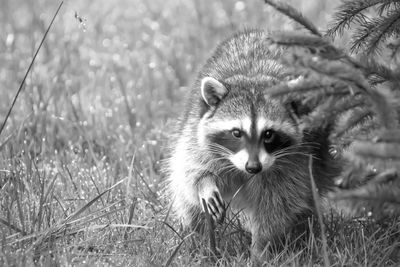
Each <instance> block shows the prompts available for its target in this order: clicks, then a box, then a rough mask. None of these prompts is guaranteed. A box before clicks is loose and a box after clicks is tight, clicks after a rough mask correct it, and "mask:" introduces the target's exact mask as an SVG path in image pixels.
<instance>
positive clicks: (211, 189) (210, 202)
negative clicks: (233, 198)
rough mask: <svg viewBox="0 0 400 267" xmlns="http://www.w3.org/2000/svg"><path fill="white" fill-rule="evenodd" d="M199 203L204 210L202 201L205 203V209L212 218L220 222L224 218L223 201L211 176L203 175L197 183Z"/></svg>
mask: <svg viewBox="0 0 400 267" xmlns="http://www.w3.org/2000/svg"><path fill="white" fill-rule="evenodd" d="M197 186H198V192H199V200H200V205H201V207H202V209H203V211H204V207H203V201H202V199H204V200H205V202H206V204H207V209H208V212H209V213H210V215H211V216H212V218H213V220H214V221H215V222H218V223H222V222H223V221H224V219H225V213H226V211H225V203H224V200H223V199H222V196H221V193H220V191H219V189H218V187H217V184H216V182H215V180H214V178H213V177H211V176H205V177H202V178H201V180H200V181H199V182H198V184H197Z"/></svg>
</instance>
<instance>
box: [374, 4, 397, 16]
mask: <svg viewBox="0 0 400 267" xmlns="http://www.w3.org/2000/svg"><path fill="white" fill-rule="evenodd" d="M384 2H385V3H381V5H380V6H379V7H378V8H377V12H378V15H379V16H382V15H383V14H384V13H387V12H389V11H392V10H396V9H399V8H400V1H399V0H386V1H384Z"/></svg>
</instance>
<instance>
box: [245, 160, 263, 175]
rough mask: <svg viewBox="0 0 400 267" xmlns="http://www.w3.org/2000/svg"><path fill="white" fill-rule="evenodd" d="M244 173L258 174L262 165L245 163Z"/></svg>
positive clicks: (256, 162) (257, 162)
mask: <svg viewBox="0 0 400 267" xmlns="http://www.w3.org/2000/svg"><path fill="white" fill-rule="evenodd" d="M245 168H246V171H247V172H248V173H251V174H256V173H259V172H260V171H261V170H262V165H261V162H260V161H258V160H257V161H247V162H246V166H245Z"/></svg>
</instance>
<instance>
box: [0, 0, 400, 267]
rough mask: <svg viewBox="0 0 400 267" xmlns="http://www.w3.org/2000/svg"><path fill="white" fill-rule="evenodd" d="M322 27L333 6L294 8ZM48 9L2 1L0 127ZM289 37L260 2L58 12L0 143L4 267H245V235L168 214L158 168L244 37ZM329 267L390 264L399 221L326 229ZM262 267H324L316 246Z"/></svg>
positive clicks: (120, 4) (113, 5)
mask: <svg viewBox="0 0 400 267" xmlns="http://www.w3.org/2000/svg"><path fill="white" fill-rule="evenodd" d="M292 3H294V6H296V7H297V8H299V9H300V10H301V11H302V12H304V14H305V15H306V16H308V17H309V18H311V19H312V21H313V22H314V23H316V25H318V26H320V27H321V28H325V27H326V23H327V20H328V19H329V14H331V13H332V11H333V7H334V6H335V5H336V2H335V1H332V2H330V3H329V4H328V3H324V2H323V1H295V0H293V1H292ZM58 4H59V3H58V1H50V0H37V1H29V0H25V1H24V0H13V1H11V0H0V5H1V8H0V62H1V67H0V99H1V101H0V119H1V121H3V119H4V117H5V115H6V114H7V111H8V110H9V108H10V105H11V102H12V99H13V97H14V95H15V93H16V91H17V88H18V86H19V83H20V82H21V80H22V78H23V75H24V73H25V71H26V69H27V67H28V65H29V63H30V61H31V59H32V56H33V54H34V52H35V49H36V48H37V46H38V44H39V42H40V39H41V38H42V36H43V34H44V32H45V30H46V27H47V25H48V23H49V22H50V20H51V17H52V16H53V14H54V12H55V10H56V8H57V6H58ZM246 27H247V28H253V27H257V28H265V29H272V30H273V29H293V27H294V25H293V23H288V20H287V19H286V18H283V17H282V16H280V15H279V14H277V13H276V12H273V11H272V9H271V8H269V7H266V6H265V5H264V4H263V2H262V1H246V2H245V1H229V0H218V1H211V0H204V1H194V0H193V1H183V0H165V1H161V0H152V1H138V0H133V1H132V0H131V1H128V0H119V1H115V2H114V1H107V0H97V1H72V0H71V1H65V3H64V6H63V7H62V9H61V12H60V14H59V15H58V17H57V18H56V21H55V24H54V26H53V28H52V29H51V32H50V34H49V35H48V38H47V39H46V42H45V44H44V46H43V47H42V50H41V51H40V53H39V56H38V58H37V60H36V62H35V65H34V67H33V69H32V71H31V73H30V74H29V76H28V78H27V81H26V85H25V86H24V90H23V91H22V93H21V95H20V96H19V98H18V100H17V102H16V106H15V108H14V110H13V111H12V114H11V117H10V119H9V120H8V122H7V125H6V127H5V130H4V131H3V132H2V134H1V136H0V204H1V206H0V233H1V234H0V238H1V241H0V242H1V250H0V265H1V266H32V265H35V264H38V265H39V266H40V265H44V266H50V265H51V266H57V265H62V266H70V265H78V266H93V265H102V266H103V265H106V266H108V265H112V266H114V265H117V266H124V265H125V266H161V265H168V264H172V265H177V266H205V265H206V266H207V265H213V264H216V263H222V264H225V265H227V266H243V265H249V260H248V247H247V245H246V242H247V239H246V237H245V236H243V234H241V235H238V236H236V235H233V236H229V237H227V236H226V235H224V233H220V234H218V235H217V243H218V244H217V245H218V247H219V248H220V253H221V257H220V258H219V259H214V258H213V257H211V256H210V252H209V249H208V243H207V240H206V239H205V238H203V237H200V236H198V235H196V234H191V233H187V232H182V231H181V229H180V226H179V224H178V222H177V221H174V220H173V218H170V217H166V214H167V212H166V210H167V209H168V205H167V204H166V199H164V198H163V197H162V190H163V176H162V173H161V171H160V165H161V162H162V160H163V159H164V158H165V156H166V154H165V151H166V149H165V148H166V146H167V142H168V137H169V135H170V133H171V128H172V122H173V121H174V120H175V118H176V117H177V116H178V115H179V112H180V110H181V108H182V105H183V103H182V99H183V95H184V93H185V92H186V91H187V89H188V87H189V86H190V84H191V81H192V79H193V77H194V76H195V75H196V70H197V69H198V68H199V67H200V66H201V65H202V64H203V63H204V61H205V60H206V58H207V57H208V55H210V53H211V51H212V49H213V47H215V45H216V44H217V43H218V42H219V41H221V40H223V39H224V38H225V37H227V36H229V35H230V34H231V33H233V32H235V31H237V30H238V29H243V28H246ZM326 228H327V229H326V233H327V237H328V255H329V259H330V262H331V263H332V264H333V265H335V266H382V265H387V266H390V265H396V263H399V261H400V252H399V245H400V243H399V240H400V238H399V236H400V234H399V233H400V224H399V222H398V221H396V219H387V220H385V221H384V222H381V223H379V224H377V223H375V222H372V221H370V220H356V221H354V220H351V221H347V220H344V219H342V218H333V219H330V220H327V224H326ZM307 242H308V244H307V245H306V246H302V247H300V248H299V247H295V246H287V247H286V248H285V249H284V250H283V251H281V252H280V253H276V254H273V255H271V259H270V262H269V263H268V264H269V265H271V266H279V265H284V266H285V265H291V266H293V265H323V257H322V254H323V253H322V248H321V240H320V238H319V236H318V235H314V234H311V236H310V238H309V239H308V241H307Z"/></svg>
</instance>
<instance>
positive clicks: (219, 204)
mask: <svg viewBox="0 0 400 267" xmlns="http://www.w3.org/2000/svg"><path fill="white" fill-rule="evenodd" d="M205 200H206V203H207V209H208V212H209V213H210V215H211V217H212V218H213V220H214V221H215V222H217V223H222V222H223V221H224V219H225V213H226V211H225V204H224V201H223V200H222V197H221V195H220V194H219V192H217V191H214V192H213V193H212V194H211V196H210V197H208V198H207V199H205Z"/></svg>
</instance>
